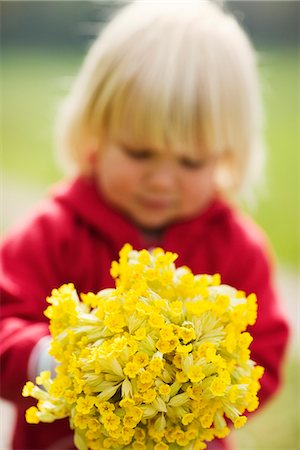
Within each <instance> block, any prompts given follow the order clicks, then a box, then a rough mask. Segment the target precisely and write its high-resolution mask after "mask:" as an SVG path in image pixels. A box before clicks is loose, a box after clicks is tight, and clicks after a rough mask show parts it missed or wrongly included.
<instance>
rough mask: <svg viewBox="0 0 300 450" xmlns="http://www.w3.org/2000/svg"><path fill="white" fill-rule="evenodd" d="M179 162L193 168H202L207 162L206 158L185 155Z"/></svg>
mask: <svg viewBox="0 0 300 450" xmlns="http://www.w3.org/2000/svg"><path fill="white" fill-rule="evenodd" d="M179 162H180V164H181V166H182V167H184V168H186V169H191V170H197V169H202V168H203V167H204V166H205V164H206V160H204V159H190V158H185V157H182V158H180V160H179Z"/></svg>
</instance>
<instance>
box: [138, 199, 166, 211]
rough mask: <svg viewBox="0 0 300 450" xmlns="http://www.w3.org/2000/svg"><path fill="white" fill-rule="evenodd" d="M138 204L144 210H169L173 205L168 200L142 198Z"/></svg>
mask: <svg viewBox="0 0 300 450" xmlns="http://www.w3.org/2000/svg"><path fill="white" fill-rule="evenodd" d="M140 203H141V205H142V206H144V207H145V208H148V209H153V210H165V209H169V208H170V207H171V206H172V204H173V202H172V201H171V200H170V199H161V198H142V199H140Z"/></svg>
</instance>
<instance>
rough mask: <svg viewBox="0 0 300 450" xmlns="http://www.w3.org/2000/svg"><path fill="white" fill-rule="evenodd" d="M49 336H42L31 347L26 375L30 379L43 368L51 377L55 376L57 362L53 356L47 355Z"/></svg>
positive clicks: (33, 379) (33, 378)
mask: <svg viewBox="0 0 300 450" xmlns="http://www.w3.org/2000/svg"><path fill="white" fill-rule="evenodd" d="M51 339H52V338H51V336H44V337H43V338H42V339H40V340H39V341H38V343H37V344H36V346H35V347H34V348H33V350H32V353H31V355H30V358H29V362H28V375H29V378H30V379H31V380H32V381H35V378H36V377H37V376H38V375H39V374H40V373H41V372H42V371H45V370H49V371H50V372H51V377H52V378H54V377H55V367H56V366H57V363H56V361H55V359H54V358H53V356H51V355H49V348H50V342H51Z"/></svg>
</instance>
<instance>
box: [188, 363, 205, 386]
mask: <svg viewBox="0 0 300 450" xmlns="http://www.w3.org/2000/svg"><path fill="white" fill-rule="evenodd" d="M187 376H188V377H189V379H190V380H191V382H192V383H199V382H200V381H202V380H203V378H205V374H204V373H203V371H202V369H201V367H200V366H191V367H190V368H189V370H188V371H187Z"/></svg>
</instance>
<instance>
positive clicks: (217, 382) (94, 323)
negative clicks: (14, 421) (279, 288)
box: [22, 244, 263, 450]
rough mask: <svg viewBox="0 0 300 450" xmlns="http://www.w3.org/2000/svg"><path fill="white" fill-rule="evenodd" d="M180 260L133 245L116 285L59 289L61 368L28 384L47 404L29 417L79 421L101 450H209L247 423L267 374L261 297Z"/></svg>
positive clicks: (54, 330)
mask: <svg viewBox="0 0 300 450" xmlns="http://www.w3.org/2000/svg"><path fill="white" fill-rule="evenodd" d="M176 258H177V255H176V254H173V253H171V252H164V251H163V250H162V249H154V250H153V251H151V252H148V251H147V250H141V251H139V252H138V251H135V250H133V249H132V247H131V246H130V245H129V244H128V245H125V246H124V247H123V249H122V250H121V251H120V258H119V261H118V262H117V261H114V262H113V263H112V265H111V275H112V276H113V278H115V284H116V286H115V288H109V289H103V290H102V291H100V292H98V293H95V294H94V293H92V292H88V293H87V294H80V296H79V295H78V294H77V292H76V290H75V287H74V285H73V284H72V283H70V284H66V285H63V286H61V287H60V288H59V289H53V291H52V293H51V296H50V297H49V298H48V299H47V301H48V303H49V306H48V308H47V309H46V311H45V315H46V316H47V317H48V318H49V319H50V325H49V328H50V332H51V334H52V342H51V350H50V354H51V355H52V356H54V357H55V358H56V360H57V361H58V363H59V364H58V366H57V369H56V371H57V374H56V376H55V377H54V378H53V379H52V378H51V375H50V372H42V373H41V374H40V375H39V376H38V377H37V378H36V385H35V384H33V383H31V382H27V383H26V384H25V386H24V388H23V392H22V394H23V395H24V396H31V397H33V398H35V399H36V400H37V405H36V406H34V407H31V408H29V409H28V410H27V412H26V420H27V421H28V422H29V423H38V422H53V421H54V420H56V419H61V418H65V417H69V419H70V424H71V427H72V428H74V431H75V443H76V445H77V446H78V448H90V449H91V450H98V449H100V448H104V449H105V448H111V449H114V448H118V449H120V448H132V449H133V450H146V448H147V446H148V445H149V446H150V447H151V448H153V449H154V450H166V449H168V448H169V447H171V448H173V447H174V448H175V446H176V447H177V446H180V447H185V448H193V449H194V450H200V449H204V448H205V447H206V444H205V442H204V441H211V440H213V439H214V438H223V437H225V436H226V435H227V434H228V433H229V428H228V426H227V423H226V420H227V419H228V420H229V421H232V422H233V425H234V427H235V428H239V427H240V426H242V425H244V423H245V422H246V417H245V416H244V415H243V414H244V412H245V411H250V412H251V411H254V410H255V409H256V408H257V407H258V397H257V392H258V390H259V389H260V383H259V380H260V378H261V377H262V376H263V368H262V367H260V366H256V365H255V363H253V362H252V361H251V359H250V357H251V355H250V350H249V348H250V344H251V341H252V337H251V335H250V334H249V332H248V331H247V327H248V325H253V324H254V322H255V320H256V316H257V301H256V297H255V295H249V296H246V295H245V293H244V292H242V291H237V290H236V289H234V288H232V287H230V286H226V285H222V284H221V279H220V275H219V274H215V275H205V274H202V275H194V274H193V273H192V271H191V270H190V269H189V268H188V267H186V266H182V267H178V268H176V266H175V264H174V261H175V260H176ZM39 385H41V386H42V388H40V387H39ZM169 444H170V445H169Z"/></svg>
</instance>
